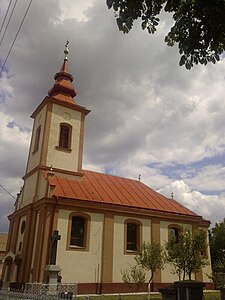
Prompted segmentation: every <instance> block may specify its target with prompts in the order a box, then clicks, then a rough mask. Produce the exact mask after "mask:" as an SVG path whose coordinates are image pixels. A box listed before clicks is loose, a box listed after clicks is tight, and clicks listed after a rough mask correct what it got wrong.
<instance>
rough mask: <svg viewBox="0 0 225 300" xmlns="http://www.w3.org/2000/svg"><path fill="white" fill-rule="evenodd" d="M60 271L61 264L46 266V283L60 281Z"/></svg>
mask: <svg viewBox="0 0 225 300" xmlns="http://www.w3.org/2000/svg"><path fill="white" fill-rule="evenodd" d="M60 271H61V268H60V266H57V265H47V266H45V268H44V272H45V283H48V284H57V283H58V274H59V272H60Z"/></svg>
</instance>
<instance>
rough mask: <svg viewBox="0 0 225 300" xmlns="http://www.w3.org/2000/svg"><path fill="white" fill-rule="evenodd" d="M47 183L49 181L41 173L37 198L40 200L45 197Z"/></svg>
mask: <svg viewBox="0 0 225 300" xmlns="http://www.w3.org/2000/svg"><path fill="white" fill-rule="evenodd" d="M46 185H47V181H46V179H45V177H44V176H43V175H42V174H41V173H40V176H39V184H38V189H37V199H36V200H39V199H42V198H43V197H45V195H46Z"/></svg>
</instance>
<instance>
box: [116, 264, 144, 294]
mask: <svg viewBox="0 0 225 300" xmlns="http://www.w3.org/2000/svg"><path fill="white" fill-rule="evenodd" d="M121 274H122V280H123V282H124V283H126V284H127V285H128V286H130V287H131V284H132V283H134V284H135V285H136V286H137V292H138V290H139V288H140V287H141V286H142V285H143V284H144V283H145V271H144V270H143V269H142V268H141V267H140V266H138V265H135V266H133V267H131V268H130V270H122V271H121Z"/></svg>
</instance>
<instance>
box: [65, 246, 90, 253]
mask: <svg viewBox="0 0 225 300" xmlns="http://www.w3.org/2000/svg"><path fill="white" fill-rule="evenodd" d="M66 250H69V251H83V252H88V251H89V249H87V248H85V247H78V246H71V245H69V246H68V247H67V249H66Z"/></svg>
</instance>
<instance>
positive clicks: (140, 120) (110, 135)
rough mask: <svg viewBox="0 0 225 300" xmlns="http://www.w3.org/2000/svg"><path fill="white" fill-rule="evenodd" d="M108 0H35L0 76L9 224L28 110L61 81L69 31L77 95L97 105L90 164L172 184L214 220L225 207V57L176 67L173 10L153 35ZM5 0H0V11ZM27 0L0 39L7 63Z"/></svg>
mask: <svg viewBox="0 0 225 300" xmlns="http://www.w3.org/2000/svg"><path fill="white" fill-rule="evenodd" d="M105 2H106V1H105V0H85V1H83V0H79V1H78V0H76V1H69V0H40V1H33V2H32V4H31V7H30V10H29V12H28V14H27V17H26V19H25V21H24V24H23V26H22V29H21V31H20V33H19V35H18V38H17V39H16V42H15V44H14V47H13V48H12V51H11V54H10V56H9V58H8V60H7V63H6V66H5V69H4V71H3V72H2V74H1V76H0V232H6V231H7V230H8V220H7V216H8V215H9V214H11V213H12V212H13V211H14V202H15V199H14V198H13V197H16V194H17V193H18V192H19V191H20V188H21V187H22V185H23V181H22V179H21V178H22V176H23V175H24V172H25V167H26V161H27V155H28V150H29V143H30V137H31V130H32V121H33V120H32V119H31V118H30V115H31V114H32V112H33V111H34V109H35V108H36V107H37V106H38V105H39V103H40V102H41V101H42V100H43V98H44V97H45V96H46V95H47V92H48V90H49V89H50V87H51V86H52V84H53V82H54V74H55V73H56V72H58V71H59V69H60V67H61V65H62V62H63V58H64V54H63V51H64V45H65V43H66V40H67V39H68V40H69V41H70V44H69V50H70V53H69V68H70V73H71V74H72V75H73V76H74V78H75V79H74V85H75V87H76V90H77V96H76V98H75V101H76V102H77V103H78V104H80V105H82V106H85V107H86V108H88V109H90V110H91V113H90V114H89V115H88V116H87V118H86V123H85V141H84V143H85V144H84V160H83V168H85V169H91V170H95V171H99V172H105V173H110V174H114V175H119V176H124V177H128V178H132V179H138V176H139V174H141V181H142V182H143V183H145V184H146V185H148V186H150V187H151V188H153V189H155V190H157V191H159V192H160V193H162V194H163V195H165V196H167V197H171V193H173V197H174V199H175V200H177V201H179V202H180V203H182V204H183V205H185V206H186V207H188V208H189V209H191V210H192V211H194V212H196V213H197V214H199V215H201V216H203V217H204V218H205V219H207V220H210V221H211V223H212V226H214V224H215V222H220V221H222V220H223V218H224V217H225V121H224V116H225V89H224V81H225V58H222V60H221V61H220V62H218V63H217V64H215V65H207V66H202V65H198V66H195V67H194V68H193V69H192V70H186V69H185V68H184V67H179V65H178V62H179V54H178V49H177V47H176V46H175V47H172V48H171V47H168V46H167V45H166V44H165V43H164V37H165V35H166V34H167V32H168V31H169V28H170V26H171V24H172V21H171V15H167V14H162V15H161V16H160V20H161V21H160V25H159V27H158V31H157V33H156V34H154V35H149V34H148V33H147V32H145V31H142V30H141V27H140V23H139V22H136V23H135V26H134V28H133V30H132V31H131V32H130V33H129V34H126V35H125V34H123V33H121V32H119V31H118V28H117V26H116V22H115V18H114V13H113V11H111V10H108V8H107V6H106V3H105ZM8 3H9V1H7V0H2V1H1V2H0V15H1V18H0V19H1V20H2V19H3V18H2V16H4V15H5V12H6V9H7V6H8ZM28 4H29V0H24V1H18V2H17V5H16V8H15V12H14V14H13V17H12V19H11V23H10V24H9V26H8V29H7V31H6V33H5V36H4V39H3V41H2V43H1V45H0V63H1V65H2V63H3V61H4V60H5V58H6V55H7V53H8V51H9V48H10V46H11V43H12V41H13V38H14V36H15V34H16V32H17V30H18V27H19V24H20V22H21V20H22V17H23V15H24V13H25V10H26V8H27V6H28ZM3 33H4V32H2V33H1V35H0V39H2V36H3ZM5 190H6V191H7V192H8V193H7V192H6V191H5ZM9 193H10V194H11V195H9ZM12 196H13V197H12Z"/></svg>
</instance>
